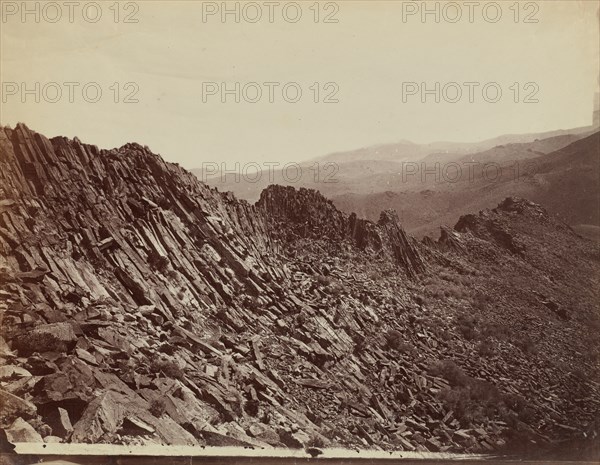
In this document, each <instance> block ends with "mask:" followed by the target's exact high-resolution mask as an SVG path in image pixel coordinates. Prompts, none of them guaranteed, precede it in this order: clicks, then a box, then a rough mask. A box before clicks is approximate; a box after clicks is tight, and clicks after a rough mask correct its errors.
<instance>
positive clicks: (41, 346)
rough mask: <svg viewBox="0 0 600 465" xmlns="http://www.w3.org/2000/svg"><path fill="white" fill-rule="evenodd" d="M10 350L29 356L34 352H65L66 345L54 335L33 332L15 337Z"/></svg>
mask: <svg viewBox="0 0 600 465" xmlns="http://www.w3.org/2000/svg"><path fill="white" fill-rule="evenodd" d="M12 348H13V349H15V350H16V351H17V352H18V353H19V355H23V356H29V355H31V354H33V353H34V352H39V353H44V352H60V353H65V352H67V346H66V344H65V343H64V342H63V341H61V340H60V339H58V338H57V337H56V336H55V335H53V334H50V333H41V332H35V331H32V332H27V333H24V334H19V335H17V336H15V338H14V339H13V341H12Z"/></svg>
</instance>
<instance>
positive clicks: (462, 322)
mask: <svg viewBox="0 0 600 465" xmlns="http://www.w3.org/2000/svg"><path fill="white" fill-rule="evenodd" d="M477 323H478V320H477V318H475V317H474V316H472V315H467V314H461V315H459V316H458V317H457V318H456V320H455V325H456V328H457V329H458V331H459V332H460V334H461V335H462V337H464V338H465V339H466V340H467V341H471V340H473V339H475V338H476V337H477V329H476V326H477Z"/></svg>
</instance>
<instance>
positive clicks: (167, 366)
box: [150, 360, 184, 379]
mask: <svg viewBox="0 0 600 465" xmlns="http://www.w3.org/2000/svg"><path fill="white" fill-rule="evenodd" d="M150 371H152V372H153V373H161V372H162V373H163V374H164V375H165V376H168V377H169V378H175V379H182V378H183V376H184V374H183V371H182V370H181V368H179V365H177V364H176V363H175V362H172V361H170V360H153V361H152V362H151V363H150Z"/></svg>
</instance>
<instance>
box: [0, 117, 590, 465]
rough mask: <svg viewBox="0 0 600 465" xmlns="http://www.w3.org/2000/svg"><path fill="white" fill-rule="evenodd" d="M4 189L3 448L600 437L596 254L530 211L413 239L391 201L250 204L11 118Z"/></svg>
mask: <svg viewBox="0 0 600 465" xmlns="http://www.w3.org/2000/svg"><path fill="white" fill-rule="evenodd" d="M0 189H1V191H0V256H1V257H2V260H1V262H0V317H1V320H2V335H1V336H2V337H1V338H0V404H1V405H2V412H1V413H2V414H1V415H0V426H1V427H2V428H4V429H6V437H7V438H8V440H13V441H16V440H17V439H24V440H28V441H40V440H44V441H46V442H50V441H63V442H68V441H72V442H119V443H125V444H144V443H161V444H189V445H233V446H241V447H248V446H252V447H273V446H280V447H305V448H307V450H308V451H309V453H310V454H316V453H317V452H318V451H320V449H322V448H323V447H327V446H331V445H342V446H349V447H363V448H365V447H369V448H375V447H379V448H383V449H390V450H392V449H394V450H421V451H425V450H429V451H447V450H452V451H489V450H498V449H502V448H503V447H507V446H512V447H514V446H515V445H522V446H523V447H527V446H531V445H532V444H535V445H536V447H541V446H540V445H541V444H551V443H552V442H553V441H555V440H558V439H561V440H562V439H564V438H568V439H570V440H573V441H577V440H579V439H581V438H583V437H584V436H583V433H584V432H585V434H586V435H587V436H586V437H591V436H590V434H591V433H590V431H591V430H590V428H592V429H593V428H594V427H593V423H592V420H593V418H594V417H595V416H596V415H597V406H598V405H600V404H599V403H600V394H599V391H598V385H597V384H595V383H593V382H592V380H593V379H594V376H596V373H597V371H595V370H596V369H597V358H596V357H597V354H598V351H597V349H598V342H597V339H594V338H593V336H594V335H595V331H594V328H596V326H594V325H597V324H598V318H597V317H598V308H597V302H598V301H600V296H599V295H598V292H599V291H598V288H597V286H595V284H597V282H596V280H597V276H598V272H599V271H600V265H599V263H600V262H599V260H598V255H597V251H594V248H593V245H592V244H591V243H588V242H586V241H584V240H582V239H581V238H579V237H577V236H576V235H575V234H574V233H573V232H572V231H571V230H570V229H569V228H568V227H566V226H564V225H562V224H561V223H559V222H556V221H554V220H553V219H552V218H551V217H549V216H548V215H547V214H546V213H545V212H544V211H543V209H541V207H539V206H537V205H535V204H531V203H529V202H527V201H524V200H519V199H507V200H506V201H505V202H503V203H502V204H501V205H500V206H499V207H498V208H497V209H495V210H492V211H486V212H481V213H480V214H479V215H477V216H476V215H467V216H465V217H463V218H461V220H460V221H459V223H458V224H457V226H456V228H455V229H454V230H450V229H444V230H443V231H442V236H441V237H440V239H439V240H438V241H437V242H435V241H433V240H427V241H424V242H423V243H418V242H417V241H415V240H414V239H413V238H412V237H410V236H408V235H407V234H406V233H405V232H404V230H403V229H402V228H401V226H400V225H399V223H398V218H397V215H395V213H394V212H391V211H386V212H383V213H382V214H381V218H380V220H379V221H378V222H377V223H373V222H369V221H366V220H363V219H359V218H357V217H356V215H350V216H347V215H345V214H343V213H341V212H339V211H338V210H337V209H336V208H335V207H334V206H333V204H332V203H331V202H330V201H328V200H327V199H325V198H324V197H323V196H321V195H320V194H319V193H318V192H316V191H311V190H306V189H300V190H295V189H293V188H289V187H280V186H270V187H269V188H268V189H266V190H265V191H264V192H263V193H262V195H261V198H260V200H259V201H258V202H257V204H256V205H249V204H248V203H246V202H243V201H238V200H236V199H235V198H234V197H233V196H232V195H230V194H222V193H219V192H217V191H216V190H214V189H210V188H208V187H207V186H205V185H204V184H202V183H200V182H199V181H198V180H197V179H196V178H195V177H194V176H192V175H191V174H189V173H187V172H186V171H185V170H183V169H181V168H179V167H178V166H176V165H173V164H169V163H166V162H164V161H163V160H162V159H161V158H160V157H159V156H157V155H155V154H153V153H151V152H150V151H149V149H147V148H144V147H142V146H140V145H138V144H127V145H125V146H123V147H121V148H119V149H113V150H100V149H98V148H97V147H94V146H90V145H85V144H82V143H80V142H79V141H78V140H68V139H66V138H62V137H59V138H54V139H52V140H48V139H46V138H45V137H44V136H42V135H40V134H37V133H35V132H33V131H31V130H29V129H28V128H27V127H25V126H24V125H19V126H18V127H17V128H15V129H8V128H0ZM594 254H595V255H594ZM517 284H518V285H517ZM599 327H600V326H599ZM575 335H576V337H575ZM573 367H581V372H579V371H577V372H576V371H574V370H573ZM525 399H527V401H525ZM594 431H595V430H594ZM315 451H317V452H315Z"/></svg>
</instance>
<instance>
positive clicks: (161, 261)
mask: <svg viewBox="0 0 600 465" xmlns="http://www.w3.org/2000/svg"><path fill="white" fill-rule="evenodd" d="M148 264H149V265H150V267H151V268H152V269H154V270H158V271H160V272H161V273H162V272H164V271H165V270H166V269H167V266H168V265H169V259H168V258H167V257H163V256H162V255H159V254H158V253H156V252H154V251H152V252H151V253H150V254H149V255H148Z"/></svg>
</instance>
